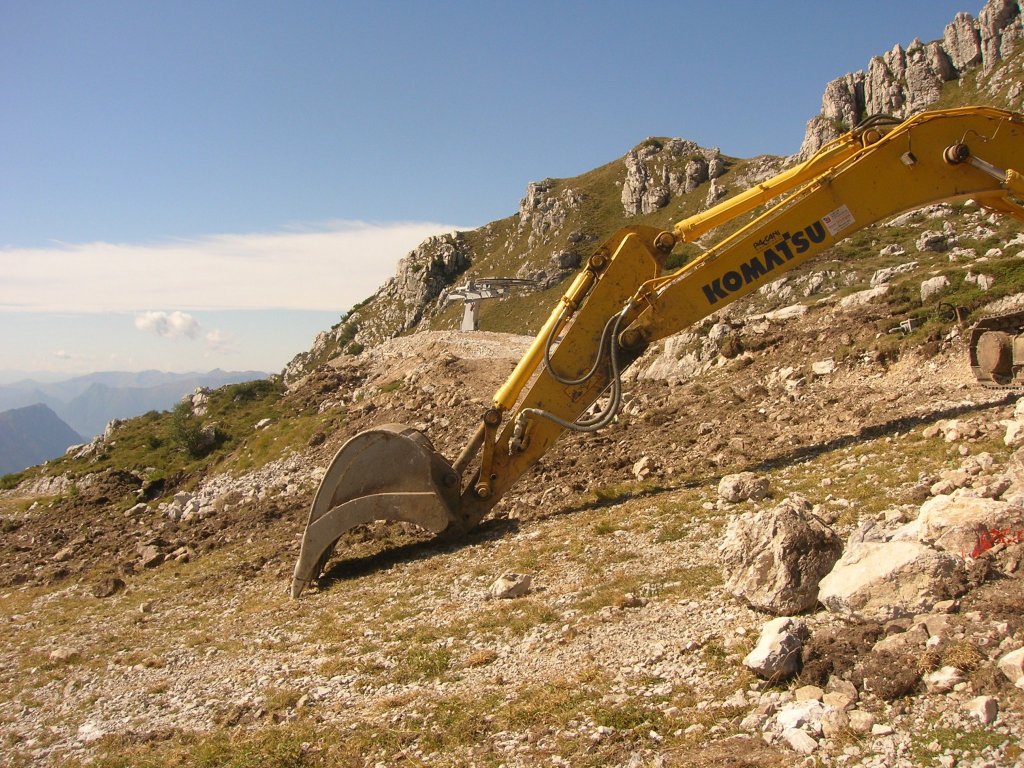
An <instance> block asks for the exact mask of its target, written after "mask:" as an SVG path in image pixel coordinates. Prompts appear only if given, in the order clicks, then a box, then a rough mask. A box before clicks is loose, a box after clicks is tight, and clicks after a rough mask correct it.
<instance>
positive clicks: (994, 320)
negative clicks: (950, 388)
mask: <svg viewBox="0 0 1024 768" xmlns="http://www.w3.org/2000/svg"><path fill="white" fill-rule="evenodd" d="M967 354H968V359H969V361H970V364H971V371H972V372H973V373H974V378H975V379H976V380H977V381H978V383H979V384H981V385H982V386H983V387H987V388H989V389H1003V390H1012V391H1017V392H1024V310H1016V311H1012V312H1003V313H1000V314H996V315H990V316H988V317H983V318H982V319H981V320H979V321H978V322H977V323H975V324H974V327H972V328H971V332H970V335H969V336H968V341H967Z"/></svg>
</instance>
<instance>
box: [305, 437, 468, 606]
mask: <svg viewBox="0 0 1024 768" xmlns="http://www.w3.org/2000/svg"><path fill="white" fill-rule="evenodd" d="M459 491H460V488H459V476H458V474H457V473H456V472H455V470H454V469H452V467H451V465H450V464H449V463H448V462H447V461H445V459H444V457H442V456H441V455H440V454H439V453H437V451H435V450H434V447H433V446H432V445H431V444H430V441H429V440H428V439H427V438H426V436H425V435H423V433H421V432H418V431H416V430H415V429H412V428H411V427H406V426H403V425H401V424H386V425H384V426H382V427H378V428H376V429H372V430H369V431H367V432H362V433H360V434H358V435H356V436H355V437H353V438H352V439H351V440H349V441H348V442H346V443H345V445H343V446H342V448H341V450H340V451H338V453H337V454H336V455H335V457H334V459H333V460H332V461H331V464H330V466H329V467H328V468H327V473H326V474H325V475H324V479H323V480H322V481H321V483H320V489H319V490H318V491H317V494H316V497H315V498H314V499H313V505H312V508H311V509H310V513H309V522H308V524H307V525H306V531H305V533H304V534H303V536H302V549H301V551H300V553H299V560H298V562H297V563H296V564H295V572H294V574H293V576H292V584H291V595H292V597H298V596H299V595H300V594H301V593H302V590H303V589H305V588H306V587H307V586H309V585H310V584H311V583H312V582H313V581H314V580H316V579H317V578H319V576H320V573H321V572H322V570H323V567H324V566H325V565H326V564H327V560H328V559H329V558H330V556H331V552H332V551H333V550H334V545H335V543H336V542H337V540H338V538H339V537H340V536H341V534H343V533H344V532H345V531H347V530H349V529H350V528H353V527H355V526H357V525H360V524H364V523H369V522H372V521H374V520H384V521H404V522H407V523H413V524H414V525H418V526H419V527H421V528H425V529H426V530H428V531H431V532H433V533H440V532H441V531H443V530H445V529H446V528H448V527H449V526H450V525H451V524H452V523H454V522H456V521H457V520H458V516H457V514H456V510H457V509H458V506H459Z"/></svg>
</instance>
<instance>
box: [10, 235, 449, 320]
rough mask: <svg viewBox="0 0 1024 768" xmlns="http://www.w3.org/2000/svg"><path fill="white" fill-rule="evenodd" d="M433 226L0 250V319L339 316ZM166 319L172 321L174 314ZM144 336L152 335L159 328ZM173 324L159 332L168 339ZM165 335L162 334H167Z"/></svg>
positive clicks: (375, 285) (372, 289)
mask: <svg viewBox="0 0 1024 768" xmlns="http://www.w3.org/2000/svg"><path fill="white" fill-rule="evenodd" d="M452 229H453V227H450V226H446V225H442V224H432V223H394V224H386V225H371V224H365V223H361V222H336V223H332V224H330V225H327V226H324V227H322V228H319V229H315V230H313V229H310V230H303V231H286V232H272V233H255V234H241V235H238V234H226V235H211V236H208V237H202V238H197V239H192V240H175V241H169V242H163V243H156V244H120V243H103V242H99V243H89V244H60V245H57V246H55V247H53V248H3V249H0V274H2V275H3V276H4V279H3V280H2V281H0V311H15V312H19V311H20V312H58V311H60V312H125V311H127V312H139V311H145V310H148V308H150V307H154V306H156V307H168V306H171V307H180V308H181V309H182V310H192V311H196V310H213V309H271V308H274V309H316V310H327V311H336V312H339V313H340V312H344V311H345V310H347V309H349V308H350V307H351V306H352V305H353V304H355V303H356V302H358V301H361V300H362V299H365V298H366V297H368V296H370V295H371V294H373V293H374V292H375V291H376V290H377V289H378V288H379V287H380V286H381V284H382V283H383V282H384V281H385V280H387V278H389V277H391V276H392V275H393V274H394V271H395V265H396V264H397V262H398V260H399V259H400V258H401V257H403V256H404V255H405V254H406V253H408V252H409V251H410V250H412V249H413V248H415V247H416V246H417V245H419V243H420V242H422V241H423V240H424V239H425V238H427V237H429V236H430V235H433V234H438V233H440V232H445V231H451V230H452ZM171 314H173V313H171ZM146 322H147V323H151V324H152V325H151V326H150V325H147V327H146V328H144V329H143V330H150V331H152V332H159V331H158V328H161V327H163V326H160V325H159V321H157V320H152V321H146ZM172 328H173V326H172V325H170V326H166V327H164V329H165V331H167V333H169V332H171V330H172ZM165 335H166V334H165Z"/></svg>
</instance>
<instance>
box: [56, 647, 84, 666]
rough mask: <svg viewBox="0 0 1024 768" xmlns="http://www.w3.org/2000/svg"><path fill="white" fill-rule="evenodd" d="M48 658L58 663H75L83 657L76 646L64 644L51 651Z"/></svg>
mask: <svg viewBox="0 0 1024 768" xmlns="http://www.w3.org/2000/svg"><path fill="white" fill-rule="evenodd" d="M48 658H49V659H50V661H55V662H57V663H58V664H74V663H75V662H76V661H79V660H80V659H81V658H82V654H81V652H80V651H79V650H77V649H76V648H69V647H68V646H66V645H62V646H58V647H57V648H54V649H53V650H52V651H50V653H49V656H48Z"/></svg>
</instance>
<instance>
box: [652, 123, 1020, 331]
mask: <svg viewBox="0 0 1024 768" xmlns="http://www.w3.org/2000/svg"><path fill="white" fill-rule="evenodd" d="M965 139H966V140H967V141H968V142H970V144H971V154H972V155H973V156H976V157H979V158H981V159H983V160H984V161H985V162H986V163H989V164H991V165H994V166H996V167H998V168H1001V169H1004V170H1005V169H1009V168H1011V166H1012V165H1013V164H1015V163H1019V162H1020V159H1021V157H1022V153H1024V119H1022V116H1021V115H1018V114H1014V113H1009V112H1004V111H1002V110H995V109H985V108H965V109H959V110H947V111H943V112H931V113H922V114H920V115H917V116H915V117H912V118H910V119H909V120H907V121H906V122H904V123H902V124H901V125H899V126H897V127H895V128H893V129H892V130H891V131H890V132H889V133H888V134H887V135H885V136H884V137H882V138H881V139H880V140H878V141H877V142H876V143H875V144H873V145H871V146H870V147H868V148H865V149H861V150H858V151H857V152H854V153H852V154H850V155H849V156H848V157H846V158H844V159H843V160H842V161H841V162H839V163H838V164H837V165H835V166H834V167H832V168H830V169H829V171H828V172H827V173H823V174H820V175H819V176H818V177H817V178H816V179H814V180H813V181H812V182H809V183H806V184H805V185H804V186H802V187H801V188H799V189H798V190H797V191H796V192H794V193H793V194H792V195H790V196H789V197H787V198H786V199H785V200H784V201H783V202H782V203H780V204H779V205H777V206H775V207H773V208H771V209H769V210H768V211H766V212H765V213H764V214H762V215H761V216H759V217H758V218H756V219H755V220H754V221H752V222H751V223H750V224H748V225H747V226H745V227H743V228H742V229H740V230H739V231H738V232H736V233H734V234H733V235H731V236H730V237H728V238H726V239H724V240H723V241H722V242H721V243H719V244H717V245H715V246H714V247H712V248H711V249H709V250H708V251H706V252H705V253H704V254H702V255H701V256H700V257H699V258H697V259H695V260H694V261H693V262H691V263H690V264H687V265H685V266H683V267H682V268H681V269H679V270H678V271H677V272H675V273H673V274H672V275H669V276H667V277H665V278H662V279H659V280H658V281H655V282H654V283H653V284H650V285H648V286H646V287H647V288H648V289H649V290H650V291H651V292H652V293H653V294H654V298H653V299H652V301H651V304H650V307H649V308H648V309H647V310H646V311H645V312H644V313H643V315H642V316H641V317H640V318H639V319H638V321H637V323H636V326H635V327H634V328H633V329H632V330H633V332H636V333H640V334H642V335H643V337H644V338H645V339H646V340H647V341H648V342H650V341H653V340H655V339H660V338H663V337H665V336H668V335H671V334H673V333H677V332H678V331H679V330H680V329H681V328H685V327H687V326H689V325H691V324H692V323H694V322H697V321H699V320H700V319H702V318H704V317H706V316H707V315H708V314H709V313H711V312H714V311H716V310H718V309H721V308H723V307H725V306H727V305H728V304H730V303H731V302H733V301H735V300H736V299H738V298H740V297H742V296H745V295H747V294H748V293H750V292H751V291H754V290H757V289H758V288H760V287H761V286H763V285H765V284H767V283H770V282H772V281H774V280H776V279H778V278H779V277H781V276H782V275H783V274H785V273H786V272H787V271H789V270H791V269H793V268H795V267H796V266H798V265H800V264H802V263H804V262H805V261H807V260H808V259H811V258H813V257H814V256H816V255H818V254H820V253H821V252H822V251H823V250H825V249H827V248H829V247H831V246H832V245H835V244H836V243H837V242H838V241H840V240H842V239H844V238H846V237H848V236H849V235H850V234H852V233H853V232H856V231H857V230H859V229H862V228H864V227H866V226H869V225H871V224H874V223H876V222H878V221H880V220H882V219H884V218H886V217H889V216H893V215H895V214H897V213H899V212H901V211H905V210H910V209H913V208H917V207H920V206H923V205H927V204H930V203H935V202H939V201H943V200H964V199H968V198H976V199H977V200H978V201H979V202H980V203H982V204H984V205H988V206H989V207H992V208H993V209H997V210H999V211H1001V212H1004V213H1009V214H1011V215H1015V216H1017V217H1018V218H1022V219H1024V215H1022V210H1021V208H1020V206H1019V205H1017V204H1016V203H1015V202H1014V201H1013V200H1012V199H1010V197H1009V194H1010V193H1011V192H1013V189H1012V187H1013V183H1012V182H1011V181H1010V177H1011V175H1012V174H1009V173H1007V174H1006V184H1005V185H1004V184H1001V183H1000V182H999V181H998V180H996V179H994V178H992V177H991V176H990V175H989V174H987V173H985V172H983V171H980V170H978V169H977V168H974V167H973V166H971V165H970V164H969V163H966V162H965V163H960V164H951V163H949V162H947V161H945V160H944V159H943V156H944V153H945V151H946V149H947V147H949V146H950V145H951V144H954V143H957V142H960V141H962V140H965ZM1007 187H1011V189H1008V188H1007ZM787 235H788V237H787Z"/></svg>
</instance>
